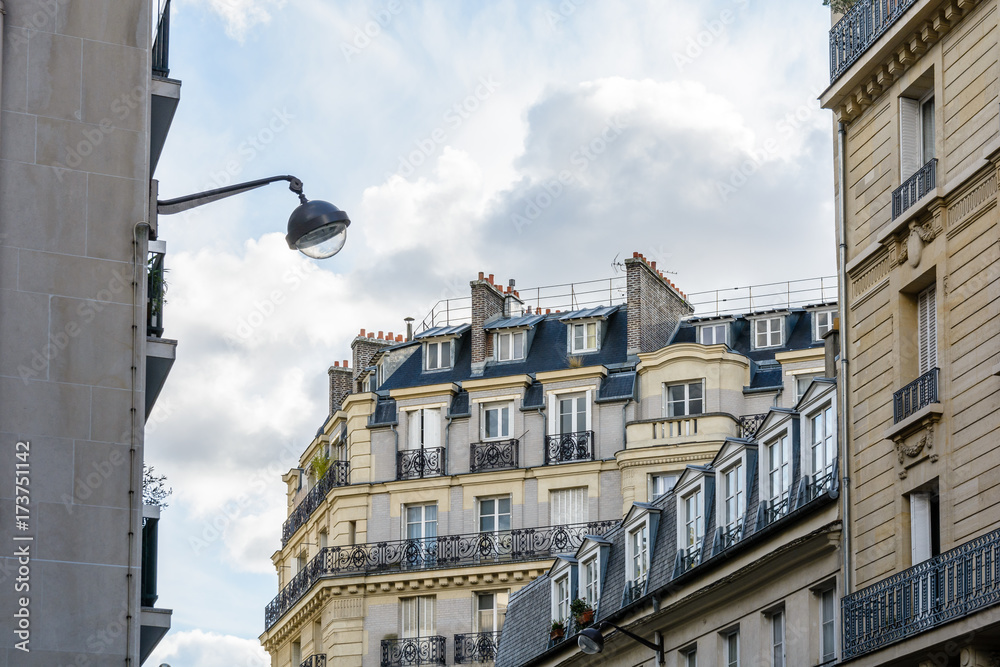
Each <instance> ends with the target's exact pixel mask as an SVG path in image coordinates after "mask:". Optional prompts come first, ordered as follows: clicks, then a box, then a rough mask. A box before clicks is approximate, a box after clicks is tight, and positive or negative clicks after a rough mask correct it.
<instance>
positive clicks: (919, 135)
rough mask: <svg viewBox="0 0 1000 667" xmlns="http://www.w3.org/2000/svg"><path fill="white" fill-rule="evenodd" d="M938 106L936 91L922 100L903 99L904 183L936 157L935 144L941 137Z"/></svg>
mask: <svg viewBox="0 0 1000 667" xmlns="http://www.w3.org/2000/svg"><path fill="white" fill-rule="evenodd" d="M935 108H936V104H935V100H934V91H933V90H931V91H930V92H928V93H927V94H925V95H924V96H923V97H921V98H919V99H914V98H911V97H900V98H899V146H900V151H899V182H900V183H902V182H903V181H905V180H906V179H908V178H909V177H910V176H913V174H915V173H917V171H918V170H919V169H920V168H921V167H923V166H924V165H925V164H927V163H928V162H930V161H931V160H932V159H934V157H935V153H936V150H937V148H936V146H935V143H934V142H935V140H936V138H937V128H936V126H935V125H936V122H937V121H936V118H935ZM928 120H929V124H930V127H929V128H928ZM928 129H929V130H930V134H929V135H928V132H927V130H928Z"/></svg>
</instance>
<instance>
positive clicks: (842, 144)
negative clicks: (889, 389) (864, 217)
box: [837, 122, 853, 595]
mask: <svg viewBox="0 0 1000 667" xmlns="http://www.w3.org/2000/svg"><path fill="white" fill-rule="evenodd" d="M846 148H847V126H846V125H845V124H844V123H843V122H841V123H839V124H838V126H837V175H838V178H839V179H840V193H839V196H838V198H839V206H838V207H837V301H838V305H837V310H838V316H839V317H840V377H839V378H837V389H838V393H839V394H840V396H839V400H840V410H839V412H840V424H839V425H838V427H839V430H840V452H839V456H840V470H841V474H842V475H843V479H842V480H841V484H840V507H841V517H842V521H843V525H842V527H841V531H840V535H841V546H840V549H841V552H842V554H841V557H842V558H843V566H842V567H843V580H844V595H847V594H849V593H851V592H852V590H853V586H852V582H851V502H850V496H851V478H850V459H849V458H848V453H849V452H848V449H849V448H848V440H849V438H848V435H849V433H848V425H849V424H850V420H849V418H848V409H849V407H850V406H849V403H848V399H849V397H850V393H849V392H848V378H849V375H848V373H849V370H850V364H849V363H848V359H847V351H848V350H849V349H850V346H849V345H848V340H847V269H846V267H847V160H846V159H845V158H844V152H845V150H846Z"/></svg>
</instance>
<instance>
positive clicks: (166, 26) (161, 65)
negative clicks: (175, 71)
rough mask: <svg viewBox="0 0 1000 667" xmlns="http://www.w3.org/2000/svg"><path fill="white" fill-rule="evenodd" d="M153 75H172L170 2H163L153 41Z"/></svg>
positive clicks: (165, 0) (168, 0) (166, 0)
mask: <svg viewBox="0 0 1000 667" xmlns="http://www.w3.org/2000/svg"><path fill="white" fill-rule="evenodd" d="M153 75H154V76H161V77H163V78H167V77H168V76H169V75H170V0H163V2H162V4H161V5H160V11H159V18H158V19H157V22H156V36H155V37H154V39H153Z"/></svg>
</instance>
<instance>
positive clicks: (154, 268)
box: [146, 252, 167, 338]
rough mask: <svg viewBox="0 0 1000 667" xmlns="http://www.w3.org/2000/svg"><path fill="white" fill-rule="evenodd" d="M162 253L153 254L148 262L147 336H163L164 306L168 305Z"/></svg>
mask: <svg viewBox="0 0 1000 667" xmlns="http://www.w3.org/2000/svg"><path fill="white" fill-rule="evenodd" d="M164 257H166V255H165V254H164V253H162V252H151V253H149V258H148V260H147V261H146V336H153V337H156V338H160V337H162V336H163V304H164V303H166V294H167V283H166V281H165V280H164V274H165V272H166V270H165V269H164V268H163V258H164Z"/></svg>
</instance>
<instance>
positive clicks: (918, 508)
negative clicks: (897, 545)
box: [910, 491, 940, 566]
mask: <svg viewBox="0 0 1000 667" xmlns="http://www.w3.org/2000/svg"><path fill="white" fill-rule="evenodd" d="M939 544H940V533H939V532H938V504H937V494H935V493H931V492H928V491H923V492H920V493H911V494H910V565H911V566H912V565H917V564H919V563H923V562H924V561H925V560H927V559H929V558H931V557H932V556H935V555H936V554H937V553H938V551H939Z"/></svg>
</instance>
